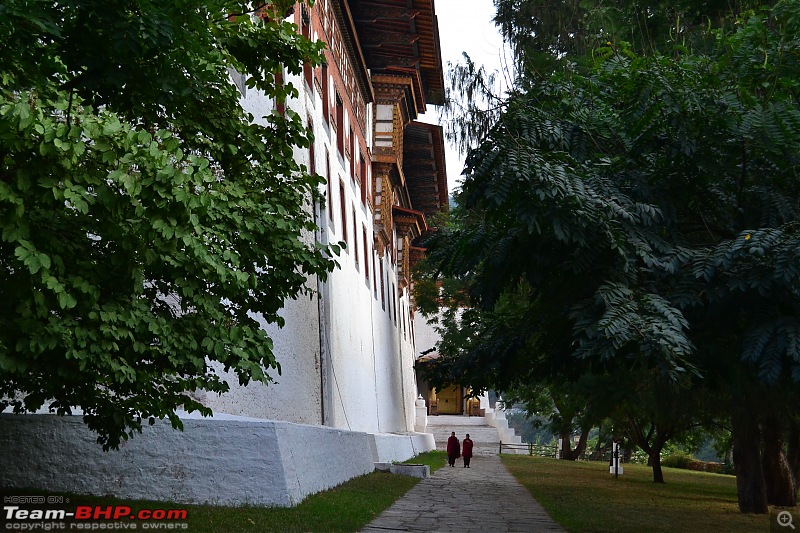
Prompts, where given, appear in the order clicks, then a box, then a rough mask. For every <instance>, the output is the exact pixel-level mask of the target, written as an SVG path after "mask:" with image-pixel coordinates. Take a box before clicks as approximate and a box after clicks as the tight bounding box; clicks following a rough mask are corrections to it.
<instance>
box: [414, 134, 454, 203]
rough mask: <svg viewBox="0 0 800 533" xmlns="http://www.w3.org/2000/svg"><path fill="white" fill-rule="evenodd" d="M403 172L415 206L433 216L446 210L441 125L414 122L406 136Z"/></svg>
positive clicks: (446, 195)
mask: <svg viewBox="0 0 800 533" xmlns="http://www.w3.org/2000/svg"><path fill="white" fill-rule="evenodd" d="M403 173H404V174H405V178H406V187H407V189H408V194H409V199H410V200H411V206H412V208H413V209H416V210H418V211H422V212H423V213H425V216H427V217H430V216H431V215H433V214H435V213H439V212H442V211H447V209H448V206H449V201H448V191H447V169H446V167H445V157H444V132H443V131H442V127H441V126H436V125H435V124H425V123H424V122H411V123H410V124H409V125H408V126H406V129H405V133H404V136H403Z"/></svg>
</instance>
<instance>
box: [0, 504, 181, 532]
mask: <svg viewBox="0 0 800 533" xmlns="http://www.w3.org/2000/svg"><path fill="white" fill-rule="evenodd" d="M47 498H48V500H45V499H44V497H43V496H32V497H31V496H24V497H20V496H11V497H5V498H3V519H4V520H3V522H4V527H3V529H4V530H7V531H61V530H91V531H102V530H129V529H135V530H141V529H146V530H187V529H189V524H188V523H187V522H186V520H187V518H188V512H187V511H186V509H136V510H134V509H132V508H131V507H129V506H127V505H78V506H75V507H74V508H66V509H65V508H60V506H58V505H57V504H58V503H62V504H63V503H64V502H63V501H59V502H56V501H49V500H52V499H53V498H59V497H47ZM34 500H35V501H34ZM67 502H68V500H67Z"/></svg>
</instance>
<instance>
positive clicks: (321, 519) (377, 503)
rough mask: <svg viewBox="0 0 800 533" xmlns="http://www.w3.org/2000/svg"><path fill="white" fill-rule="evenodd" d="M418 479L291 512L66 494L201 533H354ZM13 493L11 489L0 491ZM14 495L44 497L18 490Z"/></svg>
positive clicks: (378, 483)
mask: <svg viewBox="0 0 800 533" xmlns="http://www.w3.org/2000/svg"><path fill="white" fill-rule="evenodd" d="M445 460H446V454H445V453H444V452H436V451H433V452H428V453H423V454H421V455H418V456H417V457H414V458H412V459H410V460H408V461H407V462H409V463H415V464H427V465H429V466H430V467H431V470H432V471H433V470H434V469H437V468H441V467H442V466H444V464H445ZM419 481H420V480H419V479H417V478H412V477H408V476H401V475H395V474H388V473H383V472H373V473H371V474H367V475H365V476H361V477H357V478H355V479H351V480H350V481H347V482H345V483H343V484H342V485H339V486H338V487H336V488H334V489H331V490H328V491H325V492H321V493H319V494H314V495H311V496H309V497H308V498H306V499H305V500H303V502H302V503H300V505H298V506H297V507H292V508H266V507H247V506H245V507H217V506H209V505H190V506H187V505H178V504H173V503H164V502H149V501H139V500H136V501H131V500H118V499H114V498H98V497H93V496H76V495H71V494H70V495H67V496H68V497H69V498H70V500H71V502H72V504H74V505H104V506H106V505H127V506H129V507H130V508H131V509H133V510H134V511H137V510H139V509H151V510H152V509H176V508H180V509H187V511H188V513H187V514H188V519H187V520H186V521H185V522H186V523H187V524H188V526H189V529H188V530H187V531H192V532H202V533H229V532H230V533H239V532H254V533H255V532H258V533H263V532H270V531H277V532H295V531H296V532H325V533H328V532H331V533H334V532H353V531H359V530H360V529H362V528H363V527H364V526H365V525H367V524H368V523H369V522H370V521H371V520H372V519H373V518H375V517H377V516H378V515H379V514H381V513H382V512H383V511H384V510H385V509H386V508H388V507H389V506H390V505H392V504H393V503H394V502H395V501H396V500H397V499H398V498H400V497H401V496H402V495H403V494H405V493H406V492H407V491H408V490H409V489H411V487H413V486H414V485H416V484H417V483H418V482H419ZM0 493H2V494H9V491H8V490H0ZM14 494H29V495H31V494H45V493H42V492H41V491H33V490H25V491H14Z"/></svg>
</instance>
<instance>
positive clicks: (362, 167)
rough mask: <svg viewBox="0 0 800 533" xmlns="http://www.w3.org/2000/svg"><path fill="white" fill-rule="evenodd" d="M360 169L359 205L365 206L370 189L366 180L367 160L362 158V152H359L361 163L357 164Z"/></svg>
mask: <svg viewBox="0 0 800 533" xmlns="http://www.w3.org/2000/svg"><path fill="white" fill-rule="evenodd" d="M359 167H360V172H359V174H360V176H359V178H360V180H361V204H362V205H365V206H366V205H367V196H368V193H369V189H370V181H369V179H368V178H367V158H366V157H365V156H364V152H361V162H360V163H359Z"/></svg>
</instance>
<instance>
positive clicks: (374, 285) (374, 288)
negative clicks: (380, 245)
mask: <svg viewBox="0 0 800 533" xmlns="http://www.w3.org/2000/svg"><path fill="white" fill-rule="evenodd" d="M379 261H380V258H379V257H373V258H372V291H373V293H374V295H375V299H376V300H377V299H378V266H377V265H376V264H375V263H377V262H379ZM381 290H383V286H381Z"/></svg>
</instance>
